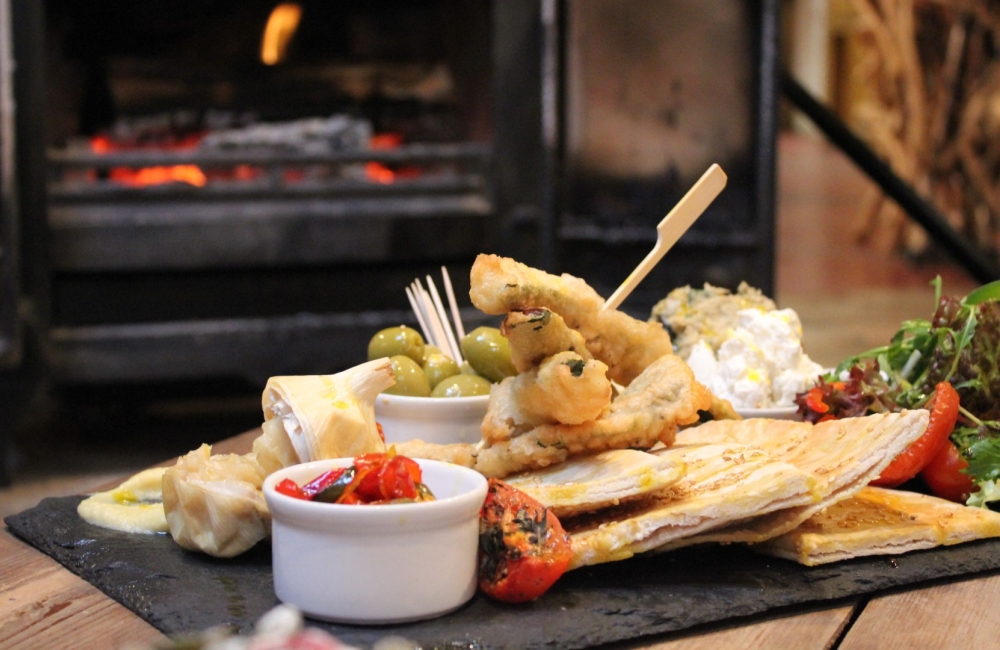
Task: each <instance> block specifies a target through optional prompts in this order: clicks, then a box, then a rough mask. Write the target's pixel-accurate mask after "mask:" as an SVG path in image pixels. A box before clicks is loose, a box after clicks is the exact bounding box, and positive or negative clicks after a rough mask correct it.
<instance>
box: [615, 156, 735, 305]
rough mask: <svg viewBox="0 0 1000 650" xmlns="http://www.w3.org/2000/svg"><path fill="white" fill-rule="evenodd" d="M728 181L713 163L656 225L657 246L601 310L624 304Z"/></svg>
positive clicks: (720, 169)
mask: <svg viewBox="0 0 1000 650" xmlns="http://www.w3.org/2000/svg"><path fill="white" fill-rule="evenodd" d="M727 180H728V179H727V177H726V173H725V172H724V171H722V167H719V166H718V165H717V164H713V165H712V166H711V167H709V168H708V171H706V172H705V173H704V174H702V176H701V178H699V179H698V182H697V183H695V184H694V186H693V187H692V188H691V189H690V190H688V192H687V194H685V195H684V198H682V199H681V200H680V201H679V202H678V203H677V205H675V206H674V209H673V210H671V211H670V212H669V213H667V216H665V217H663V221H661V222H660V224H659V225H658V226H656V245H655V246H653V250H651V251H650V252H649V255H647V256H646V258H645V259H644V260H642V262H640V263H639V266H637V267H635V270H634V271H632V272H631V273H630V274H629V276H628V277H627V278H625V281H624V282H622V284H621V286H620V287H618V289H617V290H616V291H615V292H614V293H613V294H611V297H610V298H608V299H607V300H606V301H605V302H604V306H603V307H601V309H602V310H604V309H616V308H617V307H618V305H620V304H622V302H624V300H625V298H626V297H627V296H628V295H629V294H630V293H632V290H633V289H635V288H636V287H637V286H638V285H639V283H640V282H642V280H643V278H645V277H646V276H647V275H648V274H649V272H650V271H652V270H653V267H654V266H656V264H657V262H659V261H660V259H661V258H662V257H663V256H664V255H666V254H667V251H669V250H670V249H671V248H672V247H673V245H674V244H676V243H677V240H678V239H680V238H681V235H683V234H684V233H685V232H687V229H688V228H690V227H691V224H693V223H694V222H695V221H696V220H697V219H698V217H700V216H701V215H702V213H703V212H704V211H705V210H706V209H707V208H708V206H709V205H711V204H712V201H714V200H715V197H717V196H719V193H720V192H722V189H723V188H724V187H725V186H726V181H727Z"/></svg>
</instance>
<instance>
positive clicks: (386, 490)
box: [274, 447, 434, 505]
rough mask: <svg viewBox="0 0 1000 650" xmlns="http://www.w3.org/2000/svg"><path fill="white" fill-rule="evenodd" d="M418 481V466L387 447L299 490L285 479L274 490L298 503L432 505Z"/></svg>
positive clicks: (362, 456)
mask: <svg viewBox="0 0 1000 650" xmlns="http://www.w3.org/2000/svg"><path fill="white" fill-rule="evenodd" d="M422 480H423V474H422V472H421V471H420V465H419V464H417V462H416V461H415V460H412V459H410V458H406V457H404V456H398V455H396V450H395V448H394V447H391V448H390V449H389V451H388V452H387V453H384V454H362V455H360V456H356V457H355V458H354V464H353V465H352V466H351V467H338V468H335V469H332V470H330V471H328V472H324V473H323V474H321V475H320V476H318V477H316V478H315V479H313V480H312V481H310V482H309V483H307V484H306V485H304V486H302V487H301V488H300V487H299V486H298V485H297V484H296V483H295V482H294V481H292V480H291V479H285V480H284V481H281V482H280V483H278V485H276V486H275V488H274V489H275V491H277V492H280V493H281V494H285V495H287V496H291V497H295V498H298V499H307V500H311V501H324V502H327V503H339V504H346V505H358V504H373V503H393V502H398V501H404V500H412V501H432V500H433V499H434V495H433V494H432V493H431V491H430V490H429V489H428V488H427V486H426V485H424V484H423V483H422V482H421V481H422Z"/></svg>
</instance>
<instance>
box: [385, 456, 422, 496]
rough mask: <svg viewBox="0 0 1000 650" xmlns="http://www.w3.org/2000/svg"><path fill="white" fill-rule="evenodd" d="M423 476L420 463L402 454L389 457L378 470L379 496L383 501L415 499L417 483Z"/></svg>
mask: <svg viewBox="0 0 1000 650" xmlns="http://www.w3.org/2000/svg"><path fill="white" fill-rule="evenodd" d="M421 478H423V476H422V475H421V472H420V465H418V464H417V462H416V461H414V460H411V459H409V458H406V457H404V456H396V457H394V458H391V459H389V462H387V463H386V464H385V465H383V466H382V468H381V470H379V475H378V484H379V492H380V494H381V498H382V499H383V500H385V501H392V500H393V499H416V498H417V483H419V482H420V479H421Z"/></svg>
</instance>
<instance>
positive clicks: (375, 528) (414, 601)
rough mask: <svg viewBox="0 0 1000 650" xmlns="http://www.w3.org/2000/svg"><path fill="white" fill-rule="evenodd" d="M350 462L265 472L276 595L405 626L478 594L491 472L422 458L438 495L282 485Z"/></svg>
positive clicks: (332, 617) (302, 605)
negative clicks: (285, 490)
mask: <svg viewBox="0 0 1000 650" xmlns="http://www.w3.org/2000/svg"><path fill="white" fill-rule="evenodd" d="M352 462H353V459H350V458H338V459H333V460H320V461H314V462H311V463H303V464H301V465H295V466H293V467H286V468H285V469H281V470H278V471H277V472H275V473H274V474H271V475H270V476H268V477H267V479H265V481H264V498H265V499H266V500H267V505H268V508H270V510H271V516H272V539H271V548H272V557H273V570H274V591H275V593H276V594H277V596H278V598H279V599H280V600H281V601H282V602H285V603H289V604H292V605H295V606H296V607H298V608H299V609H301V610H302V611H303V612H304V613H305V614H306V615H307V616H311V617H313V618H317V619H322V620H326V621H332V622H337V623H361V624H384V623H402V622H405V621H415V620H420V619H425V618H433V617H435V616H440V615H441V614H445V613H447V612H450V611H453V610H455V609H457V608H458V607H461V606H462V604H464V603H465V602H466V601H468V600H469V599H470V598H472V595H473V594H474V593H475V591H476V551H477V548H478V540H479V511H480V509H481V508H482V505H483V501H484V500H485V499H486V479H485V478H483V476H482V475H480V474H479V473H477V472H475V471H473V470H471V469H467V468H465V467H460V466H457V465H451V464H449V463H442V462H438V461H433V460H417V462H418V463H419V464H420V467H421V470H422V471H423V478H424V483H426V484H427V486H428V487H429V488H430V489H431V491H432V492H433V493H434V495H435V496H436V497H437V500H435V501H430V502H421V503H405V504H391V505H358V506H347V505H336V504H329V503H320V502H313V501H305V500H302V499H295V498H293V497H289V496H286V495H284V494H279V493H277V492H275V491H274V486H275V485H276V484H277V483H278V482H280V481H282V480H284V479H286V478H290V479H292V480H293V481H295V482H296V483H298V484H299V485H304V484H306V483H308V482H309V481H311V480H312V479H314V478H316V477H317V476H319V475H321V474H323V473H324V472H326V471H328V470H330V469H332V468H334V467H346V466H349V465H351V464H352Z"/></svg>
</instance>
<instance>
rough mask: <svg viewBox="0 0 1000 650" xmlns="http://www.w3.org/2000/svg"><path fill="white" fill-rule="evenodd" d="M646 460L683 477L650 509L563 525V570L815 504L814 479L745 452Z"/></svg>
mask: <svg viewBox="0 0 1000 650" xmlns="http://www.w3.org/2000/svg"><path fill="white" fill-rule="evenodd" d="M653 453H654V454H655V455H657V456H659V457H660V458H662V459H669V460H670V461H671V462H673V463H683V464H684V465H685V466H686V467H687V472H686V474H685V475H684V477H683V478H681V480H680V481H678V482H677V483H676V484H675V485H674V486H673V487H672V488H670V489H669V490H668V491H667V493H666V494H665V495H663V496H661V497H659V498H656V499H654V500H653V501H651V502H643V503H642V504H641V505H632V506H628V505H626V506H623V507H621V508H618V509H611V510H602V511H600V512H597V513H594V514H592V515H587V516H584V517H581V518H577V519H575V520H573V519H570V520H567V521H564V524H565V527H566V530H567V531H568V532H569V533H570V537H571V540H572V546H573V559H572V560H571V561H570V568H577V567H580V566H584V565H589V564H599V563H602V562H612V561H615V560H623V559H625V558H628V557H631V556H632V555H634V554H635V553H640V552H643V551H647V550H650V549H652V548H657V547H659V546H662V545H663V544H666V543H668V542H671V541H674V540H677V539H682V538H684V537H690V536H692V535H697V534H698V533H702V532H705V531H709V530H713V529H715V528H718V527H721V526H725V525H727V524H730V523H732V522H734V521H742V520H744V519H747V518H748V517H753V516H756V515H760V514H764V513H768V512H773V511H775V510H780V509H785V508H791V507H795V506H802V505H805V504H808V503H813V502H815V501H817V500H818V499H819V496H818V495H817V494H816V493H815V487H816V478H815V476H813V475H812V474H810V473H809V472H805V471H803V470H801V469H799V468H797V467H795V466H794V465H791V464H790V463H786V462H783V461H780V460H777V459H775V458H773V457H772V456H770V455H768V454H767V453H766V452H763V451H761V450H760V449H755V448H753V447H749V446H746V445H738V444H706V445H683V446H674V447H669V448H666V449H661V450H658V451H656V452H653Z"/></svg>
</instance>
